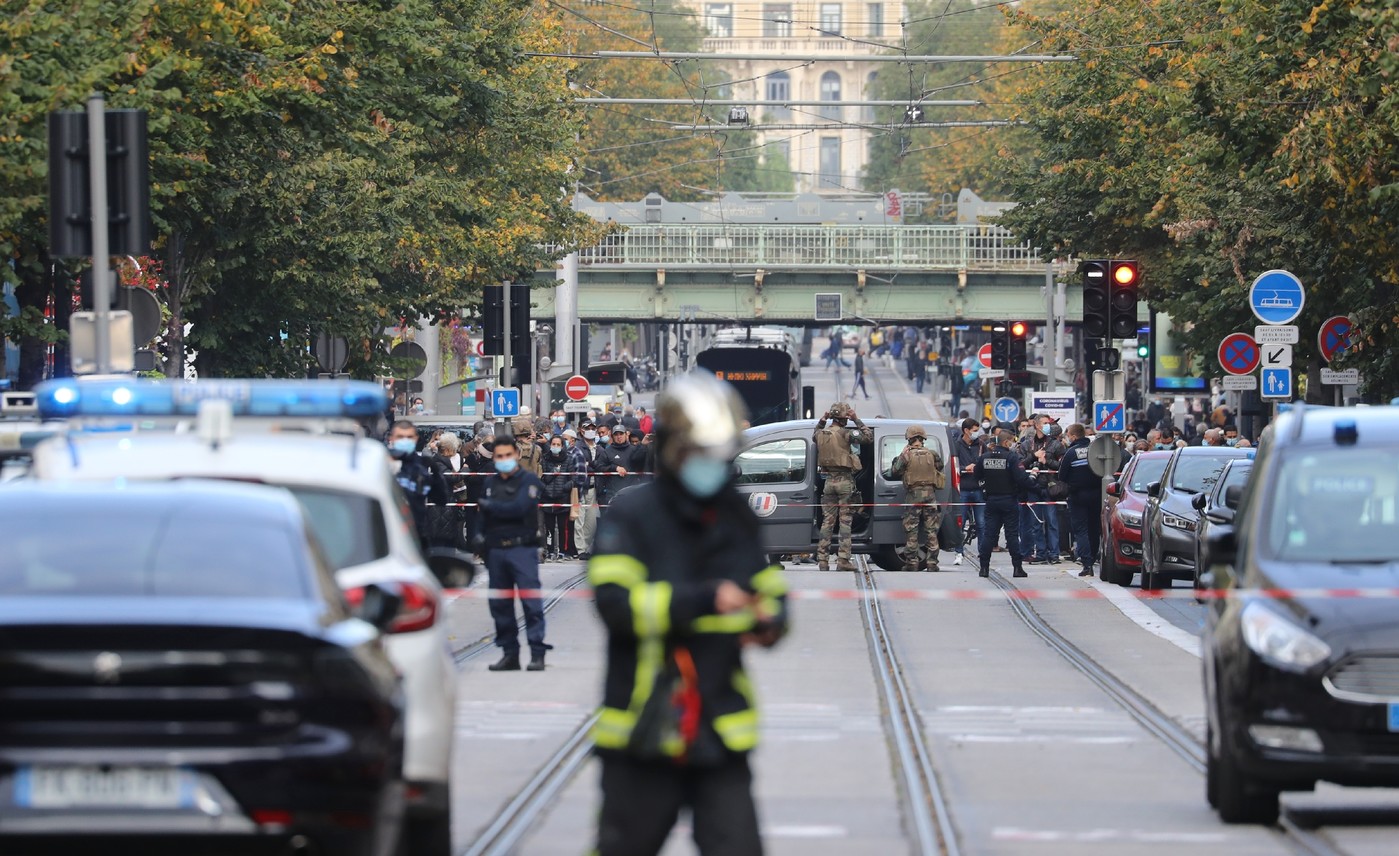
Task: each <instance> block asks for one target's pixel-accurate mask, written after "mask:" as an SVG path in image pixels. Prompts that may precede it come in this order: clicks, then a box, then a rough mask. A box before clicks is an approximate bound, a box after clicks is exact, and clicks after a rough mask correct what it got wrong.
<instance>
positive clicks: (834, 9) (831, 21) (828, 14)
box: [821, 3, 840, 36]
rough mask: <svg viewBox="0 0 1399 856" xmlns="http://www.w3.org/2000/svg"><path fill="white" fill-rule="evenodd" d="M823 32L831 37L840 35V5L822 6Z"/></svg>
mask: <svg viewBox="0 0 1399 856" xmlns="http://www.w3.org/2000/svg"><path fill="white" fill-rule="evenodd" d="M821 32H822V33H825V34H826V35H829V36H838V35H840V4H839V3H822V4H821Z"/></svg>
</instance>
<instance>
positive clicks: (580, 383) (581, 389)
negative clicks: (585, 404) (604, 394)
mask: <svg viewBox="0 0 1399 856" xmlns="http://www.w3.org/2000/svg"><path fill="white" fill-rule="evenodd" d="M592 388H593V387H592V384H590V383H588V379H587V378H585V377H583V376H582V375H574V376H573V377H571V378H569V379H568V380H566V381H564V384H563V394H564V395H566V396H568V399H569V401H582V400H583V399H585V398H587V397H588V391H589V390H591V389H592ZM584 409H585V410H586V408H584ZM565 412H567V411H565Z"/></svg>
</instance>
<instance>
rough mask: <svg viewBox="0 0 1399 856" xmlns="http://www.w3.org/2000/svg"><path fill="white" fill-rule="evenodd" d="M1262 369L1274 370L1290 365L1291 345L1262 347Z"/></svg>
mask: <svg viewBox="0 0 1399 856" xmlns="http://www.w3.org/2000/svg"><path fill="white" fill-rule="evenodd" d="M1262 350H1263V368H1265V369H1276V368H1285V367H1288V366H1291V365H1292V346H1291V345H1264V346H1263V349H1262Z"/></svg>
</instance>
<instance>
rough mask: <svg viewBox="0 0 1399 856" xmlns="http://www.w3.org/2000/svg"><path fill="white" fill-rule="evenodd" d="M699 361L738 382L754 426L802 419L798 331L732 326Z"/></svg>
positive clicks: (717, 334) (717, 333)
mask: <svg viewBox="0 0 1399 856" xmlns="http://www.w3.org/2000/svg"><path fill="white" fill-rule="evenodd" d="M695 365H697V366H698V367H699V368H701V369H704V370H705V371H711V372H714V374H715V375H716V376H717V377H719V378H720V379H721V380H726V381H728V382H729V383H731V384H733V385H734V388H735V389H737V390H738V394H739V395H740V396H742V397H743V402H744V403H745V404H747V405H748V413H749V419H750V421H751V422H752V424H754V425H767V424H770V423H773V422H785V421H786V420H789V419H796V418H798V414H799V413H800V408H801V356H800V353H799V351H798V348H797V343H796V340H795V339H793V337H792V334H791V333H788V332H787V331H786V330H784V329H782V328H780V327H729V328H723V329H720V330H717V331H715V333H714V335H713V337H712V338H711V339H710V341H709V344H708V346H707V347H706V348H705V349H704V350H703V351H700V353H699V354H698V355H697V356H696V357H695Z"/></svg>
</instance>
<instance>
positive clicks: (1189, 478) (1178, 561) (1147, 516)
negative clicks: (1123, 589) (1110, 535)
mask: <svg viewBox="0 0 1399 856" xmlns="http://www.w3.org/2000/svg"><path fill="white" fill-rule="evenodd" d="M1253 453H1254V450H1253V449H1232V448H1228V447H1225V446H1188V447H1186V448H1184V449H1176V450H1175V451H1174V452H1172V453H1171V459H1170V460H1169V461H1168V462H1167V463H1166V469H1165V470H1164V471H1162V473H1161V478H1160V479H1159V480H1158V481H1154V482H1152V483H1151V484H1148V485H1147V486H1146V495H1147V501H1146V509H1145V511H1144V512H1143V514H1142V572H1141V573H1142V580H1141V585H1142V588H1144V589H1159V588H1163V587H1164V588H1169V587H1170V585H1171V582H1172V581H1173V580H1193V579H1194V578H1195V528H1196V519H1197V517H1198V515H1197V514H1196V512H1195V506H1194V505H1192V504H1191V498H1192V497H1194V496H1195V495H1196V494H1199V493H1204V492H1205V491H1208V490H1209V489H1210V488H1212V487H1213V486H1214V483H1215V480H1216V479H1218V478H1219V473H1220V471H1222V470H1223V469H1224V465H1225V464H1227V463H1229V462H1230V461H1233V460H1238V459H1241V458H1252V457H1253Z"/></svg>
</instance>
